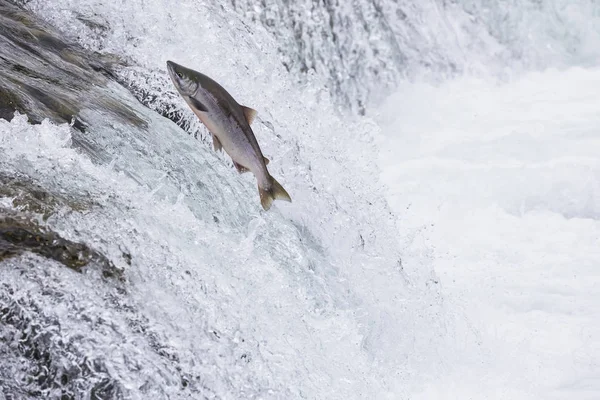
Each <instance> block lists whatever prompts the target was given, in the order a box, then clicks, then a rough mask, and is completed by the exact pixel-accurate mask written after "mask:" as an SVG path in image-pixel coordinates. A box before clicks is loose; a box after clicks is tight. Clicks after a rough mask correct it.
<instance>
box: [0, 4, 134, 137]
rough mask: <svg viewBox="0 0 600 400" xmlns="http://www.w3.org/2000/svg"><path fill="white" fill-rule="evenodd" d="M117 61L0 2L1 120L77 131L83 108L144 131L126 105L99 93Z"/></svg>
mask: <svg viewBox="0 0 600 400" xmlns="http://www.w3.org/2000/svg"><path fill="white" fill-rule="evenodd" d="M117 62H118V60H117V59H116V58H110V57H107V56H103V55H100V54H87V53H86V52H85V51H84V50H83V49H82V48H80V47H79V46H78V45H76V44H73V43H69V42H68V41H66V40H64V39H63V38H61V37H60V35H59V34H58V33H57V32H56V31H55V30H54V29H53V28H51V27H50V26H48V25H47V24H44V23H42V22H40V21H39V20H37V19H36V18H35V17H34V16H33V15H31V14H30V13H29V12H27V11H25V10H23V9H21V8H20V7H19V6H17V5H15V4H12V3H10V2H7V1H5V0H0V118H3V119H6V120H9V121H10V120H11V119H12V118H13V116H14V112H15V111H18V112H19V113H22V114H27V116H28V117H29V120H30V121H31V122H32V123H40V122H41V121H42V120H43V119H44V118H49V119H50V120H51V121H53V122H56V123H64V122H67V123H71V124H72V125H73V127H74V128H76V129H77V130H79V131H80V132H84V131H85V130H86V125H87V124H88V121H86V118H85V117H83V116H82V115H81V111H82V109H84V108H93V109H102V110H104V111H105V112H107V113H108V114H110V115H111V116H112V117H114V118H117V119H119V120H121V121H122V122H123V123H127V124H132V125H135V126H143V125H144V121H143V120H142V119H140V118H139V117H138V116H137V115H136V114H135V113H134V112H133V111H132V110H131V109H129V108H128V107H127V106H126V105H124V104H120V103H119V102H117V101H115V100H114V99H111V98H110V97H109V96H107V95H106V94H104V93H102V91H101V90H99V89H101V88H102V87H105V86H106V85H108V84H109V82H110V81H111V80H114V79H112V76H113V72H112V70H113V67H114V66H115V65H116V63H117Z"/></svg>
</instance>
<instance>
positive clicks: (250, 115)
mask: <svg viewBox="0 0 600 400" xmlns="http://www.w3.org/2000/svg"><path fill="white" fill-rule="evenodd" d="M241 107H242V110H243V111H244V115H245V116H246V121H248V125H252V122H253V121H254V117H256V114H257V112H256V110H255V109H253V108H250V107H246V106H241Z"/></svg>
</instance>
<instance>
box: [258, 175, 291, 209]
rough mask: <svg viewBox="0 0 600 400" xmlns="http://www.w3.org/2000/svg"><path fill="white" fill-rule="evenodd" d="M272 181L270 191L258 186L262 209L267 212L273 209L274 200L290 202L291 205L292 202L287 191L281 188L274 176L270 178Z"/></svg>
mask: <svg viewBox="0 0 600 400" xmlns="http://www.w3.org/2000/svg"><path fill="white" fill-rule="evenodd" d="M270 179H271V188H270V189H269V190H265V189H263V188H261V187H260V185H259V186H258V194H259V195H260V204H262V207H263V208H264V210H265V211H267V210H268V209H269V208H271V205H272V204H273V201H274V200H285V201H289V202H290V203H291V202H292V198H291V197H290V195H289V194H288V192H286V191H285V189H284V188H283V186H281V185H280V184H279V182H277V181H276V180H275V178H273V177H272V176H271V177H270Z"/></svg>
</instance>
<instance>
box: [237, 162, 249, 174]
mask: <svg viewBox="0 0 600 400" xmlns="http://www.w3.org/2000/svg"><path fill="white" fill-rule="evenodd" d="M233 165H234V166H235V169H237V170H238V172H239V173H240V174H243V173H244V172H248V171H250V170H249V169H248V168H246V167H244V166H243V165H240V164H238V163H236V162H235V161H234V162H233Z"/></svg>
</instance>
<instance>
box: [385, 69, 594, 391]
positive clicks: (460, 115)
mask: <svg viewBox="0 0 600 400" xmlns="http://www.w3.org/2000/svg"><path fill="white" fill-rule="evenodd" d="M599 105H600V69H588V70H586V69H581V68H572V69H568V70H566V71H556V70H548V71H545V72H541V73H530V74H527V75H525V76H523V77H521V78H520V79H518V80H515V81H513V82H510V83H505V84H494V83H492V82H487V81H477V80H469V79H462V80H457V81H453V82H448V83H445V84H443V85H441V86H439V87H432V86H428V85H424V84H407V85H403V86H402V87H401V88H400V91H399V93H398V94H397V95H396V96H393V97H391V98H390V99H389V101H388V102H387V104H386V105H385V106H384V107H383V111H382V113H381V115H380V121H381V124H382V126H384V127H385V129H384V135H385V138H384V139H383V140H382V143H383V145H384V146H385V150H384V151H383V152H382V157H381V165H382V168H383V177H384V180H385V181H386V182H387V184H388V187H389V193H390V200H391V204H392V205H393V208H394V210H395V211H396V212H397V213H398V215H399V216H400V218H401V221H402V222H401V224H400V226H401V227H402V229H404V230H408V231H418V230H420V231H421V232H422V233H421V235H422V236H423V240H426V241H428V243H430V246H431V249H432V261H433V266H434V268H435V270H436V271H437V273H438V274H439V276H440V281H441V285H442V287H443V289H442V293H443V294H444V298H445V299H446V301H447V305H448V306H449V307H450V308H451V309H452V310H455V311H456V312H457V313H459V314H461V315H462V318H464V319H465V320H466V322H467V323H468V324H469V325H470V327H471V329H473V331H474V332H476V336H477V340H476V341H475V342H463V343H460V346H462V348H463V351H464V354H463V355H462V356H461V357H459V358H458V359H456V360H454V361H453V362H452V364H453V367H452V368H450V369H448V370H447V371H446V372H447V375H446V376H445V377H444V378H442V379H441V380H440V381H439V382H436V383H432V384H431V385H430V386H429V387H428V389H427V390H425V392H424V393H423V394H422V396H420V397H418V398H423V399H430V398H447V399H450V398H451V399H465V398H474V399H480V398H486V399H507V398H510V399H597V398H599V397H600V322H599V321H600V308H599V307H598V306H599V305H600V290H599V289H600V157H599V154H600V113H599V112H598V111H599ZM473 351H480V352H481V354H482V356H481V357H477V358H475V359H471V357H470V355H469V353H472V352H473Z"/></svg>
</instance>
